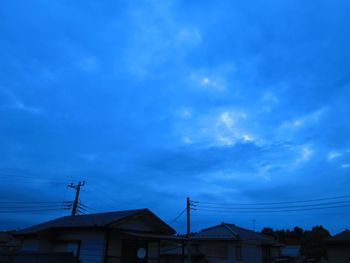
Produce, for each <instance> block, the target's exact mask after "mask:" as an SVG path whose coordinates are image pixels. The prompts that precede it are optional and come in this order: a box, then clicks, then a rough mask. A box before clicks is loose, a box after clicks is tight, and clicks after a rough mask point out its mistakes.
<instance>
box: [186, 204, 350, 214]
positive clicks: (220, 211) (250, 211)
mask: <svg viewBox="0 0 350 263" xmlns="http://www.w3.org/2000/svg"><path fill="white" fill-rule="evenodd" d="M342 207H350V204H349V205H334V206H324V207H312V208H301V209H282V210H240V209H236V210H232V209H231V210H229V209H222V210H218V209H209V208H194V209H192V210H197V211H208V212H218V213H280V212H298V211H310V210H325V209H333V208H342Z"/></svg>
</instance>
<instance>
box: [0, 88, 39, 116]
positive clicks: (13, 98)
mask: <svg viewBox="0 0 350 263" xmlns="http://www.w3.org/2000/svg"><path fill="white" fill-rule="evenodd" d="M0 92H2V93H3V94H4V95H5V96H6V98H7V99H5V101H4V102H3V104H2V105H0V107H2V108H4V109H13V110H17V111H23V112H26V113H30V114H41V113H43V109H41V108H38V107H34V106H30V105H27V104H25V103H23V101H22V100H21V99H20V98H19V97H18V96H17V95H16V94H15V93H14V92H12V91H10V90H7V89H2V90H0Z"/></svg>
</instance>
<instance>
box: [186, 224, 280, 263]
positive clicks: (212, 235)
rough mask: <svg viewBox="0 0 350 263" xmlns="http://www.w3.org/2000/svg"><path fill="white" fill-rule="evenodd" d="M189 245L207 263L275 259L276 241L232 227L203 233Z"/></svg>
mask: <svg viewBox="0 0 350 263" xmlns="http://www.w3.org/2000/svg"><path fill="white" fill-rule="evenodd" d="M192 242H193V246H195V247H196V248H197V249H198V250H199V251H200V252H201V253H203V254H204V255H205V258H206V260H207V262H211V263H226V262H227V263H228V262H230V263H233V262H241V263H267V262H272V259H273V258H278V257H279V244H278V242H277V241H276V240H274V239H273V238H271V237H267V236H264V235H262V234H259V233H257V232H255V231H252V230H248V229H244V228H241V227H238V226H236V225H234V224H227V223H221V224H220V225H216V226H213V227H209V228H206V229H203V230H201V231H200V232H199V233H198V234H196V235H195V236H194V237H193V241H192Z"/></svg>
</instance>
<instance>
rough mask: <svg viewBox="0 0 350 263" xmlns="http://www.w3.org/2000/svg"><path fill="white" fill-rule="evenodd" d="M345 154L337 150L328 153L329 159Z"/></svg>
mask: <svg viewBox="0 0 350 263" xmlns="http://www.w3.org/2000/svg"><path fill="white" fill-rule="evenodd" d="M342 155H343V154H342V153H341V152H336V151H330V152H329V153H328V156H327V158H328V160H333V159H336V158H338V157H341V156H342Z"/></svg>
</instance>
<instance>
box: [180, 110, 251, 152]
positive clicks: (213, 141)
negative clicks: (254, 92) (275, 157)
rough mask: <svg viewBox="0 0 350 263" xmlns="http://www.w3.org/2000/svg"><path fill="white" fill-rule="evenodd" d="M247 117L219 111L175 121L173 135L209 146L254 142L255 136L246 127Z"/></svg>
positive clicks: (237, 113) (240, 113)
mask: <svg viewBox="0 0 350 263" xmlns="http://www.w3.org/2000/svg"><path fill="white" fill-rule="evenodd" d="M247 119H248V116H247V114H246V113H245V112H244V111H242V110H234V109H230V108H229V109H224V110H223V109H221V110H215V111H214V112H207V113H204V114H199V113H197V114H196V115H192V116H191V119H189V120H186V119H183V118H182V119H179V120H176V122H177V123H176V125H175V126H176V128H175V133H177V134H178V136H180V138H187V139H188V140H187V142H186V141H185V143H188V142H189V141H190V142H191V143H195V144H201V145H206V146H207V147H210V146H230V145H234V144H236V143H238V142H249V143H253V142H255V141H256V140H257V139H256V136H255V135H253V133H252V132H251V131H249V128H247V127H246V123H247V121H248V120H247Z"/></svg>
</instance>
